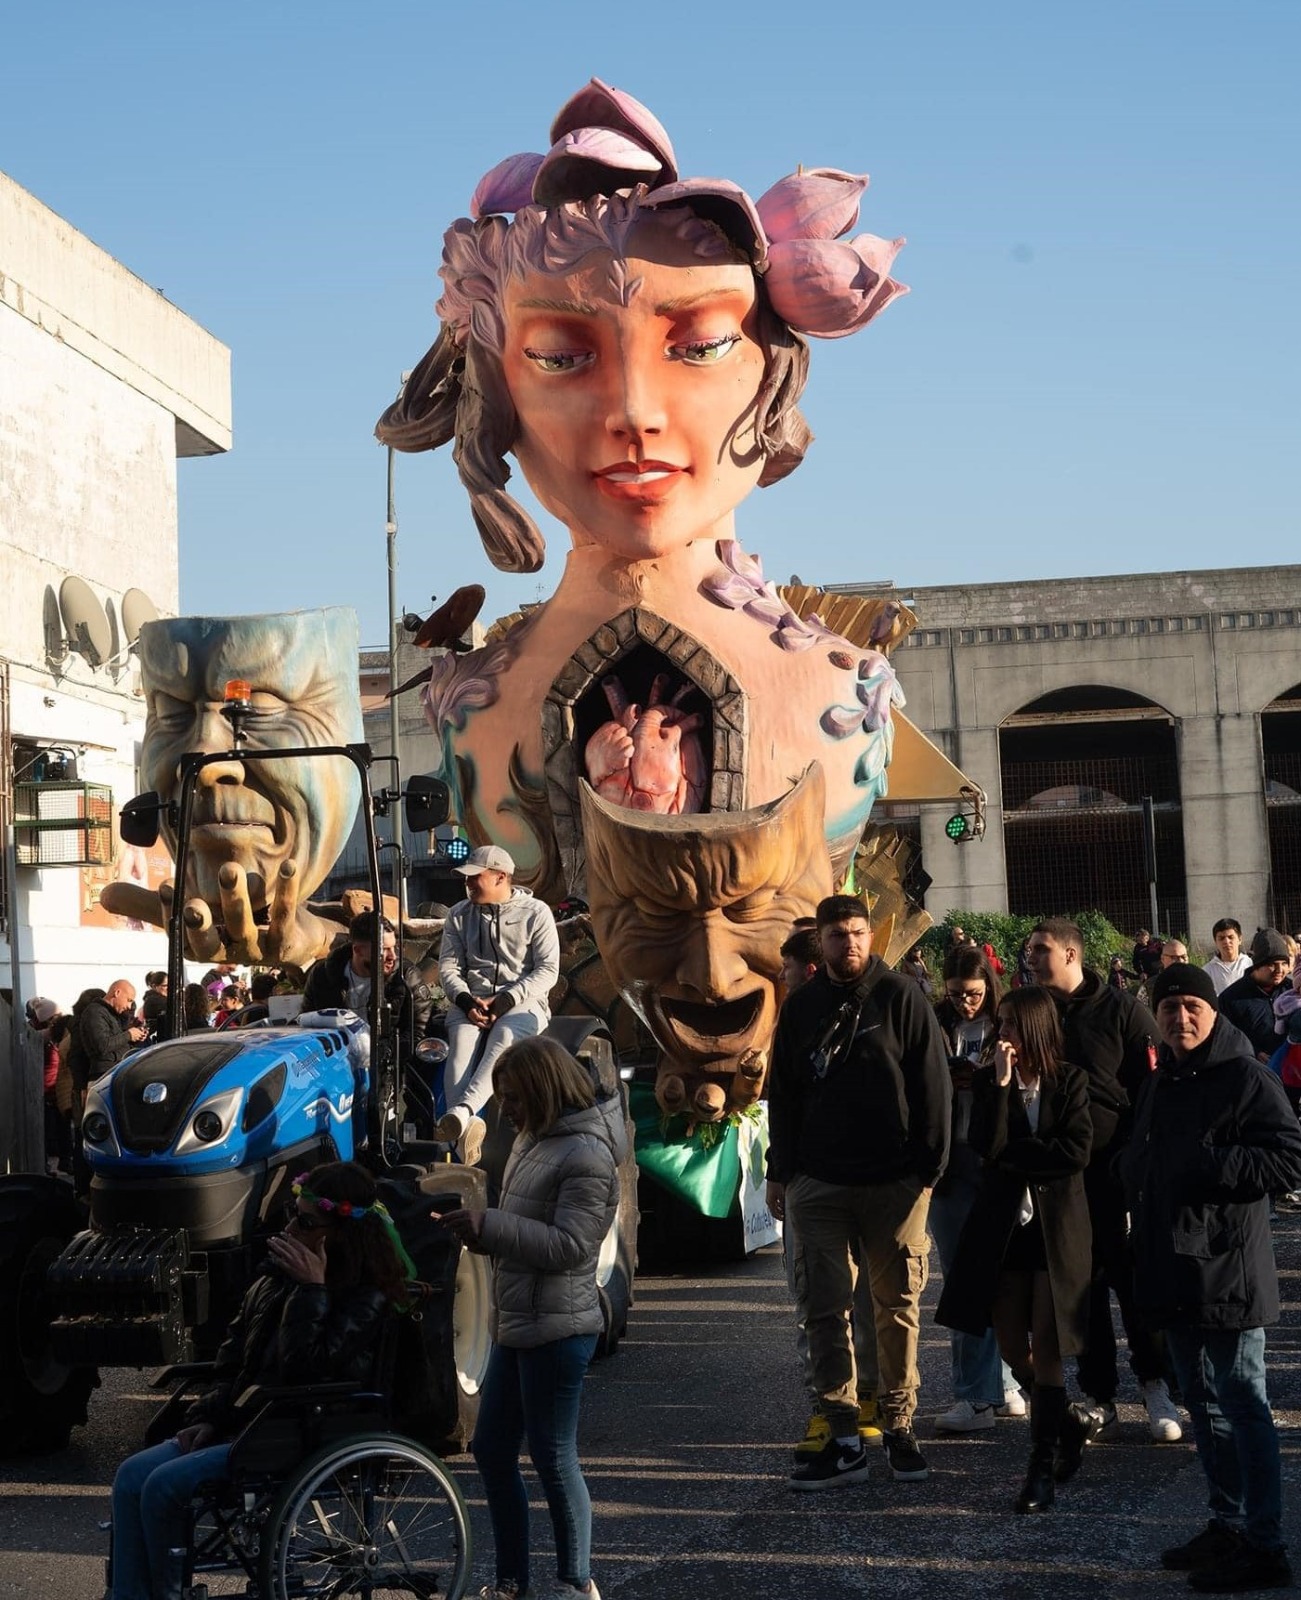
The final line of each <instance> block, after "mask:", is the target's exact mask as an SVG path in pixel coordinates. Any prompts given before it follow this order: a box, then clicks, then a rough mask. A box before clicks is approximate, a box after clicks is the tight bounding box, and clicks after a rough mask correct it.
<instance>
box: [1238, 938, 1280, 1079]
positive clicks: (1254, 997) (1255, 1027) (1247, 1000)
mask: <svg viewBox="0 0 1301 1600" xmlns="http://www.w3.org/2000/svg"><path fill="white" fill-rule="evenodd" d="M1247 954H1248V956H1249V958H1250V960H1251V967H1250V969H1249V970H1248V971H1247V972H1244V973H1243V975H1242V976H1241V977H1240V978H1239V979H1238V980H1237V982H1236V983H1231V984H1230V985H1229V987H1228V988H1227V989H1225V990H1224V992H1223V993H1222V994H1221V995H1220V1015H1221V1016H1224V1017H1227V1018H1228V1019H1229V1021H1230V1022H1232V1023H1233V1024H1234V1025H1235V1027H1238V1028H1241V1030H1242V1031H1243V1033H1245V1034H1246V1035H1247V1037H1248V1039H1250V1040H1251V1048H1252V1049H1253V1050H1254V1051H1255V1052H1256V1060H1257V1061H1268V1060H1269V1058H1270V1057H1271V1056H1272V1055H1273V1054H1274V1052H1275V1050H1277V1049H1278V1047H1279V1045H1280V1043H1281V1042H1282V1036H1281V1035H1280V1034H1278V1033H1276V1032H1275V1030H1274V1020H1275V1018H1274V997H1275V995H1277V994H1278V992H1279V990H1280V989H1282V988H1283V986H1284V984H1285V983H1286V982H1287V979H1288V975H1289V974H1290V973H1291V971H1292V957H1291V956H1290V955H1289V954H1288V948H1287V940H1286V939H1285V938H1284V937H1283V935H1282V934H1281V933H1279V932H1278V931H1277V930H1276V929H1274V928H1257V929H1256V935H1255V937H1254V938H1253V939H1252V941H1251V948H1250V949H1249V950H1248V952H1247Z"/></svg>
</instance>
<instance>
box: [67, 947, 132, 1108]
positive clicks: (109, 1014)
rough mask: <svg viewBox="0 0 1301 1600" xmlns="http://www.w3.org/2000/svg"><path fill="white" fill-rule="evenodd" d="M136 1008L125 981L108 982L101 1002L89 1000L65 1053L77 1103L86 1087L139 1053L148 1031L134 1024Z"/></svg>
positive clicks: (84, 1092)
mask: <svg viewBox="0 0 1301 1600" xmlns="http://www.w3.org/2000/svg"><path fill="white" fill-rule="evenodd" d="M135 1008H136V992H135V986H134V985H133V984H130V983H128V982H127V980H126V979H125V978H118V979H117V981H116V982H115V983H111V984H110V985H109V987H108V988H107V990H105V993H104V998H103V999H102V1000H88V1001H87V1002H86V1004H85V1006H83V1007H82V1010H81V1014H80V1016H78V1018H77V1024H76V1027H75V1028H74V1029H73V1043H72V1049H71V1050H70V1052H69V1054H68V1070H69V1071H70V1072H71V1074H72V1087H73V1090H74V1092H75V1093H76V1095H77V1097H78V1100H81V1099H84V1098H85V1094H86V1086H87V1085H88V1084H91V1083H94V1081H95V1079H96V1078H102V1077H103V1076H104V1074H105V1073H106V1072H107V1071H108V1070H109V1068H110V1067H115V1066H117V1064H118V1062H119V1061H121V1059H122V1058H123V1056H127V1055H130V1053H131V1052H132V1051H133V1050H138V1049H139V1048H140V1046H141V1045H142V1044H143V1043H144V1041H145V1039H146V1038H147V1037H148V1033H149V1030H148V1028H146V1027H145V1025H144V1023H143V1022H137V1021H136V1016H135ZM79 1120H80V1118H78V1121H79Z"/></svg>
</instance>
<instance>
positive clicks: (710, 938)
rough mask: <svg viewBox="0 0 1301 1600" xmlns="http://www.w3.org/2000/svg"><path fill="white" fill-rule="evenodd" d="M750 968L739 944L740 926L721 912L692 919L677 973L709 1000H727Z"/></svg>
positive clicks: (677, 975)
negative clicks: (734, 925) (737, 928)
mask: <svg viewBox="0 0 1301 1600" xmlns="http://www.w3.org/2000/svg"><path fill="white" fill-rule="evenodd" d="M749 972H750V968H749V966H748V965H747V964H746V960H745V957H744V956H743V955H742V954H741V952H740V950H739V949H738V948H737V944H736V930H735V929H734V928H732V927H731V926H730V924H729V923H728V922H727V920H726V918H724V917H723V916H721V915H720V914H719V913H718V912H712V913H709V914H707V915H706V916H705V918H704V919H703V920H702V921H699V922H692V923H691V924H690V926H689V932H688V933H687V936H686V938H685V940H684V942H683V947H682V957H681V960H680V961H679V962H678V965H677V970H676V971H675V973H674V977H676V978H677V980H678V982H679V983H680V984H681V985H682V987H683V988H684V989H692V990H694V991H695V992H696V993H697V994H698V995H700V996H701V998H702V999H705V1000H725V999H727V997H728V996H729V995H731V994H734V993H735V992H736V990H737V989H738V988H739V987H740V986H741V985H742V984H743V983H744V982H745V980H746V978H747V977H748V975H749Z"/></svg>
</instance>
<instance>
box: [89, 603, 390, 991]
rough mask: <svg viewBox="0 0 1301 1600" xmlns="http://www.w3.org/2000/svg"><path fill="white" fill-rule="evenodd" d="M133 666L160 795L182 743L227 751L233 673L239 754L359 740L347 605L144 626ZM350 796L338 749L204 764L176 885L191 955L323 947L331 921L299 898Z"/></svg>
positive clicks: (344, 822) (348, 815) (350, 779)
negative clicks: (239, 707) (241, 729)
mask: <svg viewBox="0 0 1301 1600" xmlns="http://www.w3.org/2000/svg"><path fill="white" fill-rule="evenodd" d="M140 668H141V675H142V679H143V683H144V690H145V697H146V701H147V705H148V714H147V718H146V723H145V738H144V744H143V746H142V749H141V755H140V770H141V779H142V782H143V785H144V786H145V787H146V788H150V789H156V790H157V791H158V793H159V794H160V795H162V796H163V797H164V798H173V797H175V795H176V794H177V792H178V786H179V772H178V763H179V761H180V758H181V756H182V755H183V754H185V753H186V752H187V751H192V750H199V751H222V750H230V749H231V745H232V739H231V730H230V726H229V724H228V723H227V721H226V719H225V718H224V717H223V716H222V715H221V707H222V704H223V694H224V689H225V685H226V683H227V681H228V680H229V679H232V678H242V679H244V680H246V681H247V682H248V683H249V684H250V685H251V687H252V711H251V713H250V715H249V716H248V718H247V720H246V724H245V731H246V736H247V737H246V743H247V746H248V748H249V749H250V750H273V749H284V748H290V749H292V748H294V747H299V746H303V745H337V744H345V743H348V742H350V741H356V740H359V739H360V738H361V736H362V723H361V699H360V692H359V687H358V678H357V622H356V617H355V615H354V614H353V612H352V611H351V610H348V609H345V608H333V609H330V610H325V611H306V612H295V613H290V614H287V615H278V616H258V617H173V618H168V619H166V620H163V621H158V622H150V623H146V624H145V626H144V627H143V628H142V629H141V631H140ZM358 796H359V784H358V780H357V775H356V772H355V770H354V769H353V767H352V765H351V764H350V763H349V762H347V761H345V760H343V759H342V758H333V759H332V758H329V757H321V758H316V759H311V760H306V759H304V760H293V759H284V760H269V761H257V762H242V761H240V760H239V759H238V757H236V756H234V755H232V757H231V759H230V760H229V761H223V762H217V763H214V764H213V765H211V766H207V767H205V768H204V769H203V771H202V773H201V775H200V778H199V782H198V787H197V789H196V792H195V802H194V827H193V832H192V836H191V860H190V871H189V876H188V879H187V882H186V884H185V886H184V892H185V894H186V897H187V901H188V902H189V904H188V905H187V913H186V922H187V925H188V928H189V935H190V947H191V952H192V953H193V954H196V955H200V956H201V957H203V958H206V959H215V958H216V957H217V955H218V954H224V955H225V956H226V957H227V958H229V959H237V960H240V959H243V960H255V959H264V960H266V959H277V960H284V961H294V962H297V963H299V964H302V962H303V961H305V960H312V959H315V957H316V956H317V955H318V954H323V953H324V952H325V950H327V949H328V948H329V943H330V934H331V933H332V932H337V928H334V927H332V925H330V924H323V923H321V922H320V920H319V919H318V918H316V917H314V916H312V915H311V914H310V913H309V912H307V911H305V910H304V909H302V908H301V907H300V905H299V902H300V901H301V900H305V899H306V898H307V896H308V895H310V894H311V893H312V892H313V891H314V890H315V889H316V888H318V887H319V885H320V883H321V882H322V880H323V879H324V877H325V875H326V874H327V873H328V872H329V870H330V868H331V867H332V866H333V864H334V862H335V860H336V859H337V858H338V855H339V852H340V851H341V849H342V848H343V843H344V840H345V839H346V838H347V836H348V831H349V829H350V828H351V826H352V821H353V817H354V816H355V814H356V810H357V800H358ZM168 843H169V844H171V845H173V846H174V844H175V841H174V839H171V838H170V837H169V839H168ZM106 894H107V891H106ZM105 904H106V905H107V904H108V900H107V899H106V900H105ZM109 909H115V907H114V906H110V907H109Z"/></svg>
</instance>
